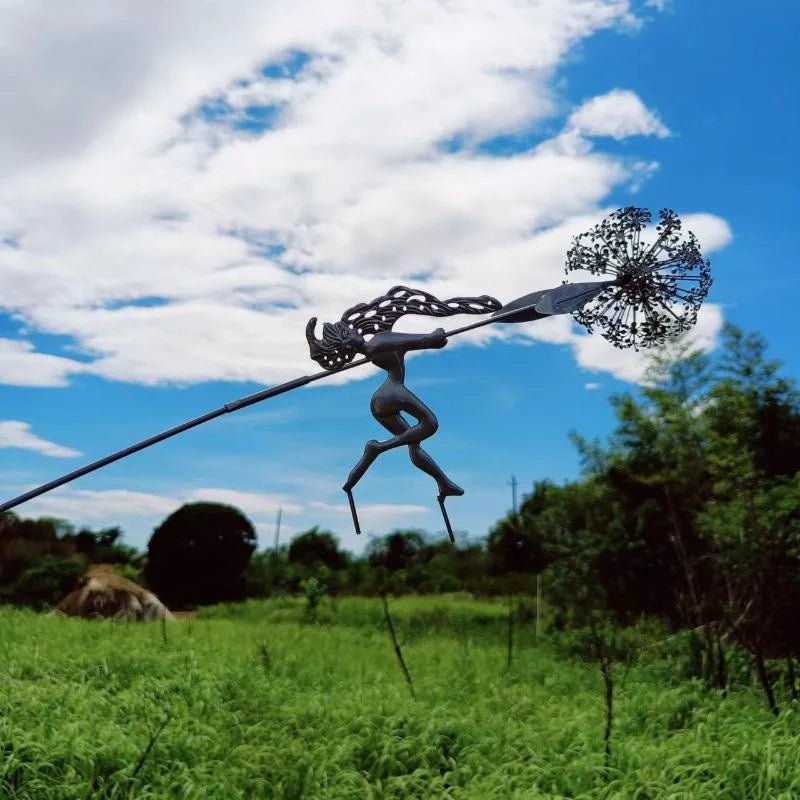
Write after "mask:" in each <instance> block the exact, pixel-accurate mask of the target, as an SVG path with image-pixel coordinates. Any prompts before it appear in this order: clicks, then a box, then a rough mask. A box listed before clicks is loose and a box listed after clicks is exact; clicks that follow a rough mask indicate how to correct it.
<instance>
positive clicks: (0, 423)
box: [0, 419, 80, 458]
mask: <svg viewBox="0 0 800 800" xmlns="http://www.w3.org/2000/svg"><path fill="white" fill-rule="evenodd" d="M3 447H13V448H18V449H20V450H33V451H34V452H36V453H41V454H42V455H45V456H53V457H54V458H71V457H72V456H79V455H80V452H79V451H78V450H73V449H72V448H70V447H63V446H62V445H60V444H55V443H54V442H49V441H48V440H47V439H42V438H41V437H40V436H37V435H36V434H35V433H34V432H33V431H32V430H31V426H30V425H29V424H28V423H27V422H20V421H19V420H15V419H7V420H0V448H3Z"/></svg>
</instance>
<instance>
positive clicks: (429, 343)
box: [306, 286, 502, 541]
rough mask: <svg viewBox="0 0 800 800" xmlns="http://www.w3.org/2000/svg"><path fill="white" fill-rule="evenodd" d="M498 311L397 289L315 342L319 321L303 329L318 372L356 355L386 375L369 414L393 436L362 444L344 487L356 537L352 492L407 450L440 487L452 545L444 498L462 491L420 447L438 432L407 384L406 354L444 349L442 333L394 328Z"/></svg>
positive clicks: (490, 304) (482, 300) (489, 303)
mask: <svg viewBox="0 0 800 800" xmlns="http://www.w3.org/2000/svg"><path fill="white" fill-rule="evenodd" d="M501 307H502V304H501V303H500V301H499V300H496V299H495V298H493V297H489V296H487V295H482V296H481V297H453V298H451V299H449V300H439V299H438V298H436V297H434V296H433V295H431V294H428V293H427V292H424V291H421V290H415V289H409V288H408V287H406V286H395V287H393V288H392V289H390V290H389V292H387V294H385V295H383V296H381V297H378V298H376V299H375V300H373V301H372V302H371V303H360V304H359V305H356V306H353V307H352V308H350V309H348V310H347V311H345V313H344V314H343V315H342V318H341V320H340V321H339V322H334V323H328V322H326V323H324V324H323V326H322V339H317V338H316V336H315V334H314V330H315V328H316V324H317V318H316V317H313V318H312V319H311V320H309V322H308V325H307V326H306V338H307V339H308V344H309V348H310V351H311V358H313V359H314V360H315V361H316V362H317V363H318V364H320V365H321V366H322V367H324V368H325V369H327V370H329V371H331V372H334V371H336V370H338V369H341V368H342V367H344V366H345V364H347V363H349V362H350V361H352V359H353V358H354V357H355V355H356V354H361V355H363V356H366V357H367V358H368V359H369V360H370V361H371V362H372V363H373V364H375V365H376V366H378V367H380V368H381V369H383V370H385V371H386V373H387V376H386V380H385V381H384V382H383V383H382V384H381V386H380V387H379V388H378V390H377V391H376V392H375V394H374V395H372V400H371V401H370V411H372V415H373V416H374V417H375V419H376V420H377V421H378V422H379V423H380V424H381V425H383V427H384V428H386V430H387V431H389V433H391V434H393V435H392V437H391V438H389V439H385V440H383V441H378V440H376V439H370V440H369V441H368V442H367V443H366V445H365V446H364V454H363V455H362V456H361V458H360V460H359V461H358V463H357V464H356V465H355V467H353V469H352V471H351V472H350V475H349V476H348V478H347V481H346V482H345V484H344V486H343V487H342V488H343V490H344V491H345V493H346V494H347V499H348V501H349V503H350V511H351V513H352V515H353V524H354V525H355V529H356V533H361V529H360V526H359V524H358V515H357V514H356V507H355V503H354V501H353V487H354V486H355V485H356V484H357V483H358V481H359V480H361V478H362V477H363V476H364V473H365V472H366V471H367V469H369V467H370V466H371V465H372V463H373V462H374V461H375V459H376V458H377V457H378V456H379V455H380V454H381V453H385V452H386V451H387V450H391V449H393V448H395V447H408V454H409V457H410V458H411V463H412V464H413V465H414V466H415V467H417V468H418V469H421V470H422V471H423V472H426V473H427V474H428V475H430V476H431V477H432V478H433V479H434V480H435V481H436V485H437V486H438V488H439V494H438V497H437V499H438V501H439V507H440V508H441V511H442V517H443V518H444V523H445V526H446V528H447V532H448V534H449V535H450V540H451V541H455V537H454V536H453V530H452V527H451V526H450V520H449V518H448V516H447V511H446V509H445V507H444V501H445V499H446V498H448V497H454V496H460V495H462V494H464V490H463V489H462V488H461V487H460V486H458V485H456V484H455V483H454V482H453V481H452V480H450V478H448V477H447V475H445V473H444V472H443V471H442V469H441V467H439V465H438V464H437V463H436V462H435V461H434V460H433V459H432V458H431V457H430V455H428V453H427V452H425V450H423V449H422V446H421V443H422V442H423V441H424V440H425V439H427V438H429V437H431V436H433V434H434V433H436V430H437V429H438V427H439V423H438V421H437V420H436V416H435V414H434V413H433V411H431V409H430V408H428V406H426V405H425V403H423V402H422V400H420V399H419V398H418V397H417V396H416V395H415V394H414V393H413V392H411V391H410V390H409V389H408V388H407V387H406V385H405V377H406V367H405V355H406V353H407V352H408V351H409V350H427V349H439V348H442V347H444V346H445V345H446V344H447V337H446V335H445V332H444V329H443V328H437V329H436V330H435V331H433V333H423V334H414V333H395V332H394V331H392V327H393V325H394V323H395V322H396V321H397V320H398V319H400V317H402V316H404V315H405V314H424V315H426V316H433V317H445V316H452V315H454V314H487V313H490V312H493V311H498V310H499V309H500V308H501ZM402 413H406V414H408V415H409V416H411V417H413V418H414V419H416V420H417V423H416V425H410V424H409V423H408V422H407V421H406V420H405V419H404V418H403V417H402V415H401V414H402Z"/></svg>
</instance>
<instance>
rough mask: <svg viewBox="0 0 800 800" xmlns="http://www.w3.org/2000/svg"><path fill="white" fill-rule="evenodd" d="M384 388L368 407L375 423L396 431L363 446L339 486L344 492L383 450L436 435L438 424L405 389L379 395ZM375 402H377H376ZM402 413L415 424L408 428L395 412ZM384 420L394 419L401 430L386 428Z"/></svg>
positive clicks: (426, 408)
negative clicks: (390, 436) (376, 421)
mask: <svg viewBox="0 0 800 800" xmlns="http://www.w3.org/2000/svg"><path fill="white" fill-rule="evenodd" d="M385 388H386V384H384V385H383V386H382V387H381V389H379V390H378V391H377V392H376V393H375V395H374V396H373V398H372V403H371V404H370V408H371V410H372V415H373V416H374V417H375V419H376V420H378V422H380V423H381V425H383V426H384V427H385V428H387V429H388V430H390V431H391V432H392V433H395V431H397V435H396V436H394V437H393V438H392V439H387V440H386V441H383V442H379V441H377V440H376V439H370V440H369V441H368V442H367V443H366V444H365V445H364V455H363V456H361V459H360V460H359V462H358V464H356V465H355V467H353V469H352V471H351V472H350V475H349V476H348V477H347V482H346V483H345V485H344V486H343V487H342V488H343V489H344V490H345V491H346V492H349V491H350V490H351V489H352V488H353V487H354V486H355V485H356V484H357V483H358V482H359V481H360V480H361V478H362V477H363V475H364V473H365V472H366V471H367V470H368V469H369V467H370V466H371V465H372V462H373V461H375V459H376V458H377V457H378V456H379V455H380V454H381V453H385V452H386V451H387V450H391V449H393V448H395V447H402V446H403V445H415V444H419V443H420V442H421V441H422V440H423V439H427V438H428V437H429V436H433V434H434V433H436V431H437V429H438V427H439V423H438V422H437V421H436V417H435V416H434V414H433V412H432V411H431V410H430V409H429V408H428V407H427V406H426V405H425V404H424V403H423V402H422V401H421V400H419V399H418V398H417V397H415V396H414V395H413V394H411V392H409V391H408V390H407V389H406V388H405V387H403V390H402V392H397V393H395V392H396V390H394V389H393V388H392V389H391V390H390V392H386V393H384V394H381V392H382V391H383V390H384V389H385ZM376 400H377V401H378V402H376ZM400 411H406V412H408V413H409V414H411V415H412V416H414V417H416V418H417V419H418V420H419V421H418V422H417V424H416V425H408V423H406V422H405V420H403V418H402V417H400V415H399V412H400ZM384 419H397V420H400V422H401V423H402V424H403V426H404V427H402V428H401V427H400V426H397V427H396V428H395V429H394V430H393V429H392V428H389V427H388V426H387V425H386V424H385V423H384V422H383V420H384Z"/></svg>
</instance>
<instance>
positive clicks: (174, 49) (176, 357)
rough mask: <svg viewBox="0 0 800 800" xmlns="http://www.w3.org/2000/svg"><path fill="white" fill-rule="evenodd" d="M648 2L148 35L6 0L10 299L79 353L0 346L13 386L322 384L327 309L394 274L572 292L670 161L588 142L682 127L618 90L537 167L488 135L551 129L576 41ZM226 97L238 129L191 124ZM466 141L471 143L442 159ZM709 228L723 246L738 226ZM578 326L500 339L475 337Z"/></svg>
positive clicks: (303, 11) (72, 12)
mask: <svg viewBox="0 0 800 800" xmlns="http://www.w3.org/2000/svg"><path fill="white" fill-rule="evenodd" d="M631 7H632V6H631V3H629V2H628V1H627V0H552V1H551V2H547V3H542V2H538V1H534V0H523V2H518V0H497V1H496V2H493V3H488V4H487V3H480V2H475V0H454V1H453V2H449V3H446V4H445V3H440V4H423V3H391V2H377V3H374V4H368V5H366V6H365V5H364V4H363V3H362V2H359V1H358V0H339V2H336V3H330V2H328V0H303V1H302V2H294V1H293V0H274V2H270V3H263V2H256V0H230V1H229V2H226V3H221V2H213V3H208V4H204V6H203V8H202V12H201V11H198V9H197V8H196V7H195V5H194V4H192V3H190V2H189V0H170V2H166V3H162V4H160V5H159V6H158V8H157V9H153V13H152V14H148V15H147V18H146V20H145V18H144V17H142V15H141V14H140V13H138V7H137V10H134V6H132V5H130V3H129V2H124V1H123V0H105V2H102V3H101V2H99V0H82V1H81V2H78V3H77V4H70V6H69V8H67V7H66V6H64V7H63V8H62V7H61V6H59V7H57V8H55V9H54V8H53V7H51V4H47V5H45V3H44V2H43V0H26V2H24V3H23V2H16V3H12V4H10V5H9V4H6V7H5V9H4V12H3V14H4V21H3V25H2V26H0V99H2V100H4V101H5V103H4V107H5V108H7V109H8V108H13V110H14V113H13V114H9V115H6V116H7V122H8V124H7V125H5V126H4V128H3V132H2V134H0V178H2V181H0V242H2V240H4V239H5V240H8V241H10V242H11V244H10V245H3V244H1V243H0V309H3V308H5V309H6V310H8V311H11V312H14V313H15V314H16V315H17V317H18V318H19V319H21V320H22V321H23V322H24V323H25V324H26V325H27V327H28V329H29V330H32V331H39V332H45V333H53V334H60V335H63V336H66V337H69V338H70V339H72V340H73V341H74V343H75V344H74V347H75V352H76V353H80V355H81V358H82V359H85V360H81V361H78V360H73V359H70V358H64V357H63V356H58V355H52V354H48V353H43V352H36V351H35V350H34V348H33V345H32V344H30V343H29V342H27V341H21V340H14V339H6V340H0V364H2V369H0V375H2V376H3V377H2V379H0V380H2V381H3V382H6V383H9V382H13V383H14V384H16V385H27V386H58V385H65V384H66V383H68V381H69V378H70V376H71V375H74V374H78V373H90V374H93V375H98V376H101V377H104V378H107V379H111V380H117V381H129V382H135V383H141V384H156V383H164V382H169V381H174V382H181V383H192V382H199V381H208V380H219V379H222V380H253V381H258V382H261V383H272V382H278V381H282V380H286V379H289V378H293V377H295V376H296V375H298V374H302V373H303V372H307V371H309V369H314V367H313V365H312V363H311V362H310V360H309V358H308V351H307V347H306V343H305V338H304V336H303V331H304V328H305V323H306V321H307V319H308V318H309V317H311V316H317V317H318V318H319V319H320V321H325V320H332V319H338V318H339V316H340V315H341V313H342V312H343V311H344V309H345V308H347V307H348V306H350V305H352V304H354V303H356V302H359V301H366V300H370V299H372V298H373V297H376V296H378V295H380V294H383V293H384V292H385V291H386V290H387V289H388V288H389V287H390V286H391V285H393V284H395V283H400V282H404V281H405V282H413V283H414V285H418V286H420V287H422V288H427V289H428V290H430V291H433V292H435V293H437V294H439V295H440V296H442V295H444V296H448V295H465V294H481V293H484V292H486V291H487V290H491V292H492V293H493V294H496V295H497V296H498V297H499V298H500V299H501V300H503V301H507V300H508V299H511V298H513V297H515V296H517V295H518V294H521V293H525V292H528V291H532V290H533V289H537V288H544V287H547V286H551V285H557V284H558V283H560V281H561V280H562V276H563V272H562V269H563V267H562V265H563V260H564V253H565V250H566V248H567V247H568V244H569V240H570V237H571V235H572V234H574V233H575V232H576V231H580V230H583V229H584V223H586V222H587V221H589V220H590V221H591V223H593V222H595V221H596V219H597V217H598V216H599V213H600V208H599V207H600V206H601V204H603V203H604V202H605V200H606V198H607V196H608V195H609V193H610V192H611V191H613V190H615V189H617V188H619V187H621V186H623V187H624V186H628V187H635V186H637V185H638V184H639V183H641V181H642V180H645V179H646V177H647V175H648V174H650V172H651V171H652V170H653V169H654V166H655V165H653V164H652V163H645V162H641V163H637V162H636V161H630V162H628V161H623V160H620V159H618V158H616V157H612V156H609V155H605V154H603V153H602V152H599V151H597V150H595V149H594V145H593V143H592V142H591V141H589V139H587V138H586V136H587V135H591V136H594V135H598V134H599V132H605V134H607V135H613V136H621V135H631V134H633V133H651V134H655V135H657V136H660V135H665V133H666V128H665V127H664V126H663V124H662V123H660V122H658V120H657V118H656V117H655V116H654V115H653V114H652V113H651V112H649V111H648V110H647V109H646V108H645V107H644V105H643V104H642V103H641V101H640V100H639V99H638V98H637V97H636V95H634V94H633V93H631V92H627V91H625V90H615V91H613V92H610V93H609V94H607V95H604V96H602V97H598V98H594V99H593V100H591V101H589V102H588V103H586V104H584V105H583V106H581V108H580V109H578V110H577V111H576V112H575V113H574V114H573V115H572V117H570V123H568V125H567V127H566V129H565V130H564V131H563V132H562V134H560V135H558V136H556V137H554V138H553V139H551V140H549V141H544V142H542V143H541V144H540V145H539V146H537V147H534V148H533V149H531V150H529V151H527V152H523V153H518V154H516V155H514V156H510V157H490V156H487V155H484V154H481V153H480V152H479V151H478V150H477V149H476V148H475V145H476V144H477V143H478V142H480V141H482V140H485V139H487V138H490V137H492V136H495V135H498V134H504V133H519V132H522V131H536V130H538V129H539V128H540V127H541V124H542V123H543V121H545V120H546V119H548V118H549V117H552V116H553V115H554V114H555V113H556V108H557V104H556V103H555V102H554V99H553V95H552V79H553V74H554V71H555V70H556V69H557V68H558V67H559V66H560V65H561V63H562V62H563V59H564V58H565V56H566V55H567V53H568V52H569V50H570V48H571V47H573V46H574V45H575V44H576V43H577V42H579V41H580V40H582V39H585V38H586V37H588V36H591V35H592V34H593V33H595V32H596V31H598V30H600V29H603V28H609V27H614V26H626V25H630V23H631V19H632V17H631ZM292 52H303V53H305V54H307V58H306V60H305V62H304V63H302V65H300V69H299V71H297V73H296V74H293V72H292V70H286V69H284V70H283V72H282V73H281V71H280V70H277V71H276V70H273V71H268V72H266V73H265V72H264V71H262V70H261V69H260V67H262V66H263V65H264V64H266V63H270V62H271V63H276V62H279V61H282V60H285V59H286V58H287V57H289V56H290V55H291V53H292ZM298 65H299V62H298ZM54 75H57V76H58V80H54V79H53V76H54ZM211 101H214V103H216V106H217V108H219V109H222V110H223V112H224V113H223V116H224V115H225V114H228V115H229V116H228V118H227V120H222V121H220V120H212V119H210V115H209V114H208V113H206V114H205V116H204V115H203V113H200V112H199V111H198V109H201V108H202V104H203V103H206V108H209V107H210V106H209V105H208V104H209V103H210V102H211ZM253 105H258V106H265V105H269V106H271V107H273V108H274V109H275V110H274V112H270V113H273V114H274V117H275V121H274V126H273V128H272V129H269V130H266V131H255V132H254V131H248V130H242V129H240V128H239V129H237V128H236V127H235V125H234V124H233V123H234V122H238V123H241V121H242V120H245V119H246V118H247V115H248V113H249V112H248V108H250V107H252V106H253ZM455 140H460V141H461V142H462V143H463V145H464V146H463V148H462V149H461V150H460V151H459V152H448V150H447V148H443V147H441V143H442V142H445V141H455ZM698 219H699V217H698ZM702 220H703V222H702V224H703V225H705V226H706V228H707V229H708V231H709V235H710V236H711V237H712V238H713V237H715V236H716V237H717V239H719V237H720V235H721V232H722V231H723V230H724V229H726V226H725V223H724V222H723V221H722V220H719V219H717V218H715V217H713V216H711V215H709V214H705V215H702ZM487 274H489V275H491V280H490V282H489V285H487ZM420 275H424V276H426V277H425V278H424V279H423V278H420V277H419V276H420ZM453 324H454V325H456V324H458V320H453ZM403 325H404V326H405V327H406V328H407V329H409V330H414V329H415V327H417V328H418V329H421V328H425V327H429V326H430V320H421V319H418V320H411V321H409V324H408V325H406V322H405V321H404V322H403ZM571 330H572V329H571V326H570V324H569V320H554V321H552V322H550V321H548V322H547V323H537V324H532V325H526V326H524V327H523V326H516V327H515V328H512V326H507V327H505V328H503V327H499V326H498V327H494V328H490V327H487V328H483V329H481V330H480V331H476V332H475V333H474V334H471V335H469V336H465V337H463V338H462V339H461V340H459V345H462V344H464V343H467V342H469V343H473V344H475V343H481V342H486V341H488V340H489V339H491V338H511V337H513V338H514V339H515V340H520V339H521V338H524V337H529V338H531V339H538V340H542V341H548V342H559V343H568V342H571V341H572V333H571ZM580 350H581V353H582V356H581V358H582V359H583V360H582V361H581V362H580V363H582V364H584V365H586V364H589V365H591V366H592V367H598V368H601V369H602V368H603V364H604V362H602V361H592V360H591V359H592V354H593V353H594V350H593V349H592V348H591V347H588V346H586V345H583V346H582V348H580ZM612 371H613V368H612ZM623 372H624V370H623ZM366 374H368V371H367V370H358V371H356V370H354V371H352V372H347V373H342V374H341V375H338V376H335V377H334V378H332V379H331V380H332V382H336V381H347V380H352V379H354V378H357V377H363V376H364V375H366Z"/></svg>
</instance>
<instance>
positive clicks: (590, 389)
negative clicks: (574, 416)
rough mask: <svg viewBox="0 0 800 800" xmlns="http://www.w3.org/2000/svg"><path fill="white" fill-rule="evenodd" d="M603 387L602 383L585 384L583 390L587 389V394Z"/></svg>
mask: <svg viewBox="0 0 800 800" xmlns="http://www.w3.org/2000/svg"><path fill="white" fill-rule="evenodd" d="M601 385H602V384H600V383H584V384H583V388H584V389H586V391H587V392H593V391H594V390H595V389H599V388H600V386H601Z"/></svg>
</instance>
